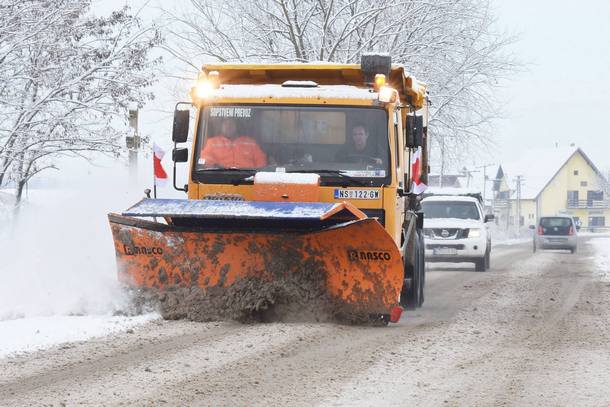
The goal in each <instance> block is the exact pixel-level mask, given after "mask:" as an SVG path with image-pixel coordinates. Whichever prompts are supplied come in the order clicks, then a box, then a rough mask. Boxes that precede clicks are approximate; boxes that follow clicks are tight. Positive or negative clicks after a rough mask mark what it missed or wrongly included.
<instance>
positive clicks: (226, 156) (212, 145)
mask: <svg viewBox="0 0 610 407" xmlns="http://www.w3.org/2000/svg"><path fill="white" fill-rule="evenodd" d="M201 158H203V159H204V160H205V164H204V165H205V166H206V167H216V166H219V167H223V168H231V167H234V168H260V167H264V166H265V165H267V156H266V155H265V153H264V152H263V150H261V148H260V147H259V145H258V144H257V143H256V140H254V139H253V138H252V137H248V136H239V137H237V138H236V139H234V140H231V139H230V138H228V137H225V136H214V137H210V138H209V139H207V140H206V142H205V146H204V147H203V150H201Z"/></svg>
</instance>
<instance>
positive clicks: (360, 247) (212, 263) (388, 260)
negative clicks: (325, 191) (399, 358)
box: [109, 200, 403, 314]
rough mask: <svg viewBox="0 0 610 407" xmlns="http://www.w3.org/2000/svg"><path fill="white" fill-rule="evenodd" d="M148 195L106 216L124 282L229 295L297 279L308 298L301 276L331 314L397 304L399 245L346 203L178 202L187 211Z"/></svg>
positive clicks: (381, 310)
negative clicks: (248, 286)
mask: <svg viewBox="0 0 610 407" xmlns="http://www.w3.org/2000/svg"><path fill="white" fill-rule="evenodd" d="M152 201H160V200H145V201H143V202H141V203H140V204H138V205H139V207H138V208H136V207H137V206H138V205H136V207H134V208H136V210H132V211H131V212H130V210H128V211H127V212H126V214H124V215H117V214H110V215H109V221H110V226H111V229H112V234H113V238H114V245H115V250H116V255H117V264H118V273H119V279H120V281H122V282H123V283H125V284H126V285H129V286H133V287H142V288H150V289H158V290H161V291H163V290H166V289H171V288H176V287H199V288H201V289H202V290H203V291H204V292H206V291H208V290H214V292H215V293H218V292H219V290H220V292H223V290H225V291H226V293H225V295H231V293H232V292H231V290H230V289H231V287H234V286H236V285H239V284H243V283H244V282H247V281H252V280H256V281H257V282H258V283H257V284H258V285H257V286H259V287H264V286H265V285H266V284H278V282H281V281H298V283H297V284H296V287H297V289H295V290H294V295H295V296H298V295H304V296H307V295H311V294H310V293H308V292H307V290H305V291H304V292H303V293H300V290H299V285H302V284H303V282H308V283H313V284H314V285H316V284H317V286H318V287H320V288H321V289H322V290H323V291H324V294H325V295H326V296H327V299H328V300H329V301H330V302H332V303H333V305H334V306H335V307H336V308H337V309H338V310H339V311H338V313H347V314H350V313H352V314H353V313H361V314H390V313H391V311H392V309H393V307H395V306H396V305H397V304H398V299H399V295H400V290H401V287H402V283H403V267H402V258H401V255H400V252H399V250H398V248H397V246H396V244H395V243H394V241H393V240H392V238H391V237H390V236H389V235H388V234H387V233H386V231H385V230H384V228H383V227H382V226H381V224H380V223H379V222H377V220H375V219H371V218H366V217H365V215H363V214H362V212H360V211H358V210H357V209H355V208H352V207H350V206H349V205H347V204H312V203H308V204H302V205H299V204H298V203H290V204H289V203H286V205H284V203H268V205H265V204H267V203H264V202H262V203H245V202H244V203H227V202H213V203H210V202H204V201H198V202H200V203H201V202H204V203H203V204H197V203H195V204H194V205H195V206H192V205H193V204H191V203H190V202H193V201H185V202H189V203H188V204H187V203H185V205H187V206H189V209H185V208H184V207H183V208H178V206H179V205H182V204H181V203H176V202H152ZM167 201H170V200H167ZM195 202H197V201H195ZM197 205H199V206H197ZM278 205H279V206H278ZM282 205H284V206H282ZM278 208H279V209H278ZM131 209H133V208H131ZM172 211H173V212H174V213H173V214H172V213H170V212H172ZM129 214H131V216H129ZM144 216H155V217H157V216H158V217H163V218H164V219H166V220H167V224H166V223H159V222H153V221H149V220H144V219H141V217H144ZM295 277H297V278H296V280H295ZM291 295H292V294H291ZM304 300H307V299H304Z"/></svg>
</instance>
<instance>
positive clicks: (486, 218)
mask: <svg viewBox="0 0 610 407" xmlns="http://www.w3.org/2000/svg"><path fill="white" fill-rule="evenodd" d="M495 218H496V216H495V215H493V214H491V213H490V214H488V215H485V223H487V222H489V221H492V220H494V219H495Z"/></svg>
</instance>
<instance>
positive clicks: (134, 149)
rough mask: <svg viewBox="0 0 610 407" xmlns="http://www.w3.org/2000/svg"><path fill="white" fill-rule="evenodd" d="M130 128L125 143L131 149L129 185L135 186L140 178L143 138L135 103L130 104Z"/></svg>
mask: <svg viewBox="0 0 610 407" xmlns="http://www.w3.org/2000/svg"><path fill="white" fill-rule="evenodd" d="M128 111H129V128H130V129H131V131H130V134H128V135H127V136H126V137H125V144H126V146H127V150H128V151H129V186H130V187H132V186H135V185H136V184H137V179H138V150H139V149H140V144H141V139H140V132H139V129H138V114H139V110H138V106H137V105H136V104H135V103H132V104H130V105H129V110H128Z"/></svg>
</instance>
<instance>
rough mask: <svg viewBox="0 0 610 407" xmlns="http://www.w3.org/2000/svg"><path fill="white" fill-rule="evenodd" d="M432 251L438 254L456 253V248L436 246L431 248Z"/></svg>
mask: <svg viewBox="0 0 610 407" xmlns="http://www.w3.org/2000/svg"><path fill="white" fill-rule="evenodd" d="M432 253H434V255H439V256H448V255H456V254H457V249H453V248H451V247H437V248H435V249H433V251H432Z"/></svg>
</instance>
